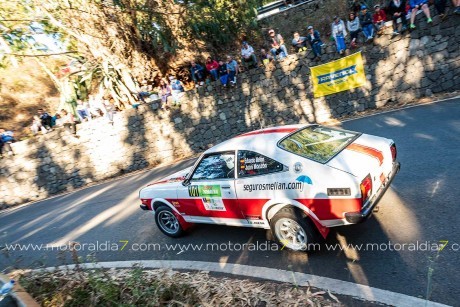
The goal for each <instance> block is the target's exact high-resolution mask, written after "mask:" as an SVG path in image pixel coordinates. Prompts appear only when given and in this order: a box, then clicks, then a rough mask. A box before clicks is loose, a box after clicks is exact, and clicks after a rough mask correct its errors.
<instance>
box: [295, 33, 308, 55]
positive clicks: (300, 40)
mask: <svg viewBox="0 0 460 307" xmlns="http://www.w3.org/2000/svg"><path fill="white" fill-rule="evenodd" d="M292 47H294V48H295V52H302V51H307V38H306V37H304V36H300V34H299V32H294V38H293V39H292Z"/></svg>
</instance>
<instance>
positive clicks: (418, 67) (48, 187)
mask: <svg viewBox="0 0 460 307" xmlns="http://www.w3.org/2000/svg"><path fill="white" fill-rule="evenodd" d="M459 20H460V18H459V17H458V16H449V17H448V18H447V20H445V21H444V22H442V23H439V20H438V18H437V17H436V18H434V25H433V26H427V25H426V24H425V23H424V21H422V20H418V30H417V31H414V32H412V33H410V34H407V35H405V36H398V37H396V38H393V39H390V37H391V36H390V35H389V32H388V33H387V34H385V35H382V36H381V37H379V38H377V39H376V40H375V42H374V43H373V44H369V45H366V46H364V47H363V48H362V51H363V58H364V60H365V70H366V76H367V80H368V81H367V84H366V85H365V86H363V87H361V88H357V89H354V90H351V91H348V92H343V93H339V94H335V95H330V96H327V97H322V98H317V99H314V98H313V94H312V88H311V85H310V75H309V66H312V65H316V64H317V63H316V62H315V63H312V62H311V60H310V58H311V54H299V55H291V56H289V57H288V58H287V59H285V60H284V61H282V62H280V63H277V64H276V65H274V66H272V67H267V68H258V69H253V70H251V71H249V72H246V73H243V74H240V75H239V81H238V83H239V84H238V85H237V86H236V87H235V88H230V89H224V88H221V87H220V86H219V85H218V84H216V83H214V84H210V85H207V86H205V87H201V88H198V89H197V90H196V91H190V92H187V93H186V95H185V97H184V99H183V102H182V104H181V106H180V107H179V108H175V109H173V110H171V111H163V110H161V109H159V104H158V103H151V104H144V105H141V106H140V107H139V108H138V109H137V110H135V109H132V110H128V111H124V112H121V113H119V114H117V116H116V118H115V123H114V125H113V126H112V125H110V124H109V123H108V122H106V121H105V120H104V119H103V118H101V119H96V120H93V121H92V122H87V123H84V124H82V125H79V129H78V130H79V131H78V135H79V138H75V137H73V136H72V135H69V134H66V133H65V132H64V131H53V132H51V133H49V134H46V135H42V136H38V137H36V138H33V139H29V140H27V141H23V142H18V143H15V144H13V148H14V151H15V153H16V155H15V156H14V157H10V158H3V159H2V160H0V195H2V196H1V198H0V207H7V206H10V205H14V204H18V203H23V202H26V201H30V200H37V199H43V198H45V197H47V196H49V195H52V194H56V193H59V192H63V191H71V190H73V189H75V188H78V187H81V186H84V185H86V184H88V183H91V182H95V181H98V180H102V179H106V178H110V177H114V176H117V175H120V174H124V173H128V172H131V171H134V170H138V169H143V168H146V167H149V166H153V165H155V164H157V163H159V162H165V161H172V160H174V159H176V158H178V157H181V156H188V155H192V154H194V153H198V152H201V151H203V150H204V149H206V148H208V146H210V145H212V144H216V143H218V142H220V141H223V140H225V139H228V138H230V137H232V136H234V135H237V134H240V133H242V132H246V131H250V130H253V129H258V128H260V127H266V126H270V125H282V124H291V123H313V122H322V121H326V120H329V119H331V118H340V117H341V116H344V115H347V114H354V113H357V112H361V111H364V110H366V109H372V108H379V107H382V106H385V105H387V104H396V103H398V104H401V103H402V104H403V103H408V102H411V101H412V100H414V99H416V98H419V97H423V96H425V95H432V94H433V93H440V92H452V91H456V90H459V89H460V69H459V66H460V46H459V42H460V23H459ZM326 52H327V54H326V55H325V56H324V57H323V62H325V61H329V60H333V59H335V58H337V55H336V54H335V52H334V47H333V46H332V44H330V46H328V47H327V48H326Z"/></svg>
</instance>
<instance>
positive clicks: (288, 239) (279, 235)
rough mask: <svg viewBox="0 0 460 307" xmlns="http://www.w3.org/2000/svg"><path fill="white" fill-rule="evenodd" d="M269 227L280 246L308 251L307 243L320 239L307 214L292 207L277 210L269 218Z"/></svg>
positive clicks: (313, 242)
mask: <svg viewBox="0 0 460 307" xmlns="http://www.w3.org/2000/svg"><path fill="white" fill-rule="evenodd" d="M270 228H271V231H272V234H273V237H274V238H275V239H276V240H277V241H278V243H279V244H280V245H281V246H283V247H284V248H288V249H291V250H294V251H308V250H309V249H311V246H310V248H309V245H311V244H315V243H317V242H319V241H320V234H319V233H318V230H317V229H316V226H315V225H314V224H313V222H312V221H311V220H310V218H309V217H308V216H307V214H305V212H302V211H301V210H300V209H297V208H294V207H288V206H287V207H284V208H282V209H281V210H280V211H278V212H277V213H276V214H275V216H274V217H273V218H272V219H271V220H270ZM296 241H297V243H296Z"/></svg>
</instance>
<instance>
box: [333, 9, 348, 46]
mask: <svg viewBox="0 0 460 307" xmlns="http://www.w3.org/2000/svg"><path fill="white" fill-rule="evenodd" d="M331 28H332V36H333V37H334V39H335V44H336V46H337V52H338V53H340V54H341V55H342V54H344V52H345V49H346V48H347V47H346V45H345V37H346V36H347V30H346V28H345V23H344V22H343V20H341V19H340V18H339V17H337V16H335V17H334V22H333V23H332V26H331Z"/></svg>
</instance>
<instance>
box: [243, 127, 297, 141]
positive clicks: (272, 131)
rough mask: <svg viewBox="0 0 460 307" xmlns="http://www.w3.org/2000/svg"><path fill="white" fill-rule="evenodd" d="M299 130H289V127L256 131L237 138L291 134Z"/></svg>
mask: <svg viewBox="0 0 460 307" xmlns="http://www.w3.org/2000/svg"><path fill="white" fill-rule="evenodd" d="M298 129H299V128H288V127H284V128H269V129H262V130H256V131H251V132H247V133H243V134H240V135H237V136H235V137H236V138H238V137H242V136H249V135H258V134H270V133H291V132H294V131H296V130H298Z"/></svg>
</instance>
